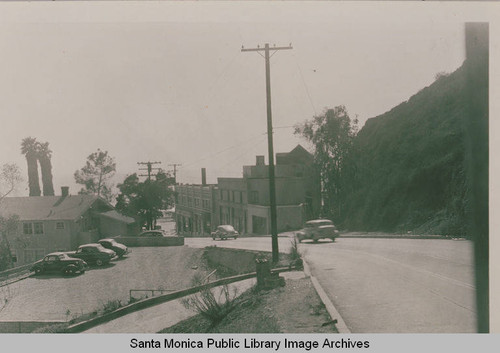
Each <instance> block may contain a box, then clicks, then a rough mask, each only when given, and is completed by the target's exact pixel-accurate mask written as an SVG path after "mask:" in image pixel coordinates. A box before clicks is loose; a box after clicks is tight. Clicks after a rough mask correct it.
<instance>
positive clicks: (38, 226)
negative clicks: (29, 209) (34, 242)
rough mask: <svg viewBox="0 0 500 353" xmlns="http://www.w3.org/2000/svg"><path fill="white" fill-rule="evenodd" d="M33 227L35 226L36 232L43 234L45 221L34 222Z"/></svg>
mask: <svg viewBox="0 0 500 353" xmlns="http://www.w3.org/2000/svg"><path fill="white" fill-rule="evenodd" d="M33 227H34V228H35V234H43V223H42V222H36V223H33Z"/></svg>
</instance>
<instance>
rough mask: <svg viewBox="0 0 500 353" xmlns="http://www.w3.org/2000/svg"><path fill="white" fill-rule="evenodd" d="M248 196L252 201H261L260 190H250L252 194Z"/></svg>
mask: <svg viewBox="0 0 500 353" xmlns="http://www.w3.org/2000/svg"><path fill="white" fill-rule="evenodd" d="M248 198H249V199H250V200H249V201H250V203H258V202H259V192H258V191H255V190H254V191H250V194H249V195H248Z"/></svg>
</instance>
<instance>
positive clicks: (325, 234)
mask: <svg viewBox="0 0 500 353" xmlns="http://www.w3.org/2000/svg"><path fill="white" fill-rule="evenodd" d="M339 235H340V233H339V231H338V230H337V228H336V227H335V225H334V224H333V222H332V221H330V220H329V219H315V220H312V221H308V222H306V223H305V224H304V228H303V229H301V230H299V231H298V232H297V233H295V236H296V237H297V240H298V241H299V243H301V242H302V241H303V240H312V241H313V242H315V243H316V242H318V240H319V239H330V240H331V241H335V239H336V238H337V237H338V236H339Z"/></svg>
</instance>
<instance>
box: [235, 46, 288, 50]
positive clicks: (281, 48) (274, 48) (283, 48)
mask: <svg viewBox="0 0 500 353" xmlns="http://www.w3.org/2000/svg"><path fill="white" fill-rule="evenodd" d="M287 49H293V47H292V46H291V45H290V46H288V47H269V50H287ZM265 50H266V48H265V47H262V48H260V47H259V48H249V49H246V48H241V51H265Z"/></svg>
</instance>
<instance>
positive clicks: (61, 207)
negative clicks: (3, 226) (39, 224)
mask: <svg viewBox="0 0 500 353" xmlns="http://www.w3.org/2000/svg"><path fill="white" fill-rule="evenodd" d="M98 200H100V201H101V202H103V203H106V202H105V201H104V200H102V199H100V198H99V197H97V196H94V195H69V196H66V197H63V196H29V197H6V198H4V199H3V200H2V201H1V202H0V215H2V216H4V217H10V216H13V215H17V216H19V218H20V220H26V221H28V220H29V221H45V220H74V219H76V218H78V217H80V216H81V215H82V214H83V213H84V212H85V211H87V210H88V209H89V208H90V207H91V206H92V205H93V204H94V203H95V202H96V201H98ZM109 207H110V208H111V206H109Z"/></svg>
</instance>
